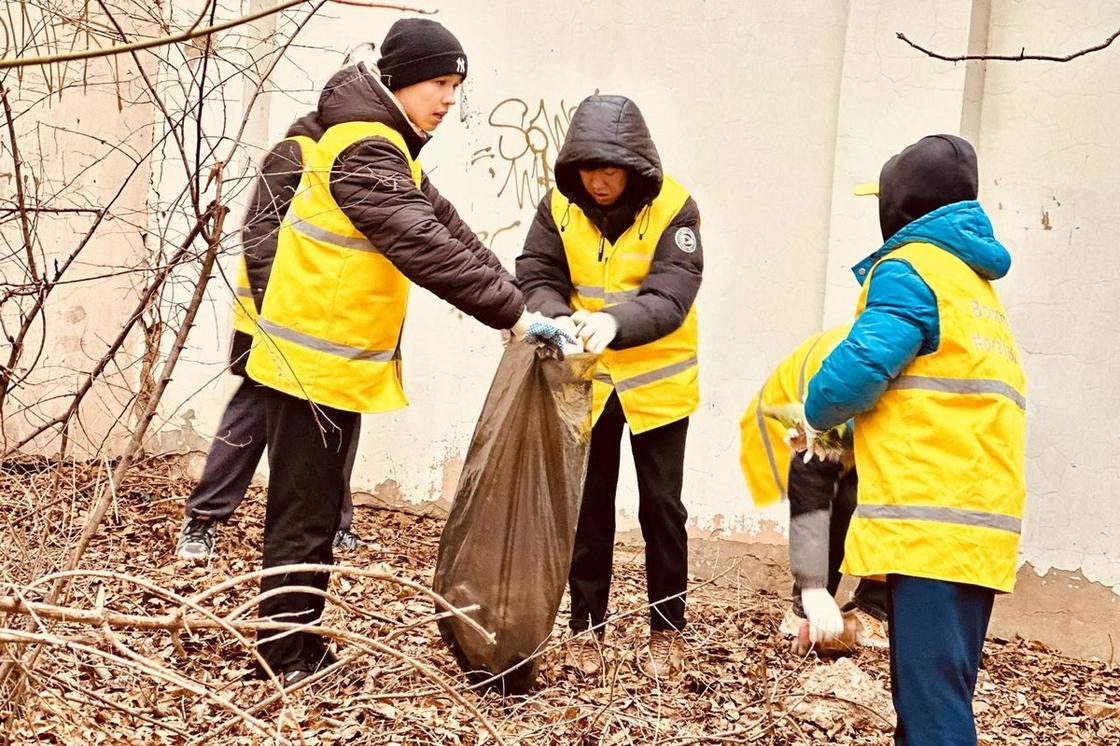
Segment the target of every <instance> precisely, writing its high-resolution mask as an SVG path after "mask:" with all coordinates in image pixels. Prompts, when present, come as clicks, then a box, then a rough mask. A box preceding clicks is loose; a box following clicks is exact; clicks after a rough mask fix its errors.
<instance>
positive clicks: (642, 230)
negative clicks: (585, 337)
mask: <svg viewBox="0 0 1120 746" xmlns="http://www.w3.org/2000/svg"><path fill="white" fill-rule="evenodd" d="M688 196H689V195H688V192H687V191H686V190H685V188H684V187H682V186H681V185H680V184H678V183H677V182H676V181H674V180H673V179H671V178H669V177H668V176H666V177H665V179H664V181H663V182H662V185H661V191H660V192H659V193H658V195H657V197H656V198H655V199H654V200H653V202H652V203H651V204H650V205H649V206H647V207H646V208H645V210H648V213H646V214H641V213H639V216H638V218H637V219H636V220H635V221H634V224H633V225H631V226H630V227H629V228H628V229H627V230H626V232H625V233H623V234H622V235H621V236H620V237H619V238H618V241H617V242H615V243H613V244H612V243H610V242H609V241H607V240H606V239H605V238H604V237H603V236H602V234H601V233H599V229H598V228H596V227H595V225H594V224H593V223H592V222H591V220H589V219H588V217H587V216H586V215H585V214H584V212H583V210H581V209H580V208H579V207H578V206H577V205H576V204H574V203H572V202H570V201H569V200H568V199H567V198H566V197H565V196H564V195H563V194H561V193H560V191H559V190H558V189H553V190H552V203H551V206H552V217H553V219H554V220H555V221H556V225H559V226H563V229H562V230H561V232H560V236H561V239H562V240H563V242H564V253H565V255H566V256H567V259H568V271H569V274H570V276H571V280H572V298H571V303H572V307H573V308H574V309H576V310H580V309H583V310H586V311H601V310H602V309H604V308H607V307H610V306H613V305H617V304H619V303H625V302H626V301H628V300H631V299H633V298H636V297H637V295H638V289H639V288H640V287H641V285H642V281H643V280H645V278H646V275H648V274H649V269H650V265H651V264H652V263H653V254H654V251H655V250H656V249H657V243H658V241H659V240H660V239H661V234H662V233H664V232H665V230H666V229H667V228H668V227H669V224H670V223H671V222H672V221H673V218H674V217H676V215H677V213H678V212H680V210H681V208H682V207H684V203H685V202H686V201H687V200H688ZM600 247H601V249H602V258H601V259H600ZM696 353H697V324H696V307H695V306H693V307H692V308H690V309H689V311H688V315H687V316H686V317H685V320H684V323H682V324H681V326H680V327H678V328H677V329H676V330H674V331H672V332H670V333H669V334H666V335H665V336H664V337H662V338H661V339H658V340H655V341H653V342H650V343H648V344H644V345H640V346H638V347H632V348H629V349H626V350H610V349H608V350H606V351H604V352H603V354H602V355H601V356H600V357H599V360H598V363H597V365H596V368H595V371H594V374H593V376H594V384H593V386H592V421H593V422H595V421H598V419H599V415H601V414H602V412H603V407H604V406H606V403H607V399H609V398H610V395H611V391H612V390H613V391H617V392H618V398H619V401H620V403H621V404H622V411H623V412H624V413H625V415H626V422H627V423H628V424H629V426H630V431H631V432H632V433H635V434H638V433H644V432H646V431H647V430H652V429H653V428H655V427H661V426H662V425H667V424H669V423H671V422H675V421H677V420H680V419H683V418H685V417H688V416H689V415H690V414H692V413H693V412H695V411H696V408H697V406H699V404H700V391H699V386H698V385H697V365H696Z"/></svg>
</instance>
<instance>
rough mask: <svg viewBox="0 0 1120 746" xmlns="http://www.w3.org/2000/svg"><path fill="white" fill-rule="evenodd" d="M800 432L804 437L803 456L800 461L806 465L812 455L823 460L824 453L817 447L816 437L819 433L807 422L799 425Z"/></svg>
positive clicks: (811, 458)
mask: <svg viewBox="0 0 1120 746" xmlns="http://www.w3.org/2000/svg"><path fill="white" fill-rule="evenodd" d="M801 430H802V433H803V434H804V437H805V455H804V456H803V457H802V459H801V460H802V461H803V462H805V463H806V464H807V463H809V462H810V461H812V460H813V456H814V455H816V456H819V457H820V458H821V460H824V452H823V451H821V449H820V446H818V445H817V435H819V434H820V433H819V432H818V431H817V430H815V429H814V428H813V426H812V425H810V424H809V421H808V420H805V421H804V422H802V423H801Z"/></svg>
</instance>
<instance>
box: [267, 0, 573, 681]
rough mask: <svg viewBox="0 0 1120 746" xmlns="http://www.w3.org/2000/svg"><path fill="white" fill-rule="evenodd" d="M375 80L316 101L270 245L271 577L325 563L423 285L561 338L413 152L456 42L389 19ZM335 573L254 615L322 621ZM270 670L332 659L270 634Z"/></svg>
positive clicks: (457, 66)
mask: <svg viewBox="0 0 1120 746" xmlns="http://www.w3.org/2000/svg"><path fill="white" fill-rule="evenodd" d="M382 49H383V57H382V59H381V66H382V69H381V71H380V75H374V74H373V73H371V72H370V71H369V70H368V69H367V68H366V67H365V65H362V64H358V65H352V66H349V67H346V68H344V69H342V70H340V71H339V72H337V73H335V74H334V75H333V76H332V77H331V79H330V81H329V82H328V83H327V85H326V87H325V88H324V89H323V92H322V94H321V95H320V97H319V105H318V116H319V120H320V121H321V122H322V124H323V127H324V128H325V131H324V132H323V134H322V136H321V137H320V139H319V141H318V143H317V145H316V146H315V147H314V149H313V152H312V154H311V156H310V158H309V159H308V160H307V161H306V162H305V164H304V170H303V175H302V179H301V181H300V185H299V189H298V191H297V192H296V194H295V196H294V197H293V198H292V202H291V206H290V207H289V209H288V214H287V217H286V218H285V220H284V223H283V225H282V226H281V228H280V233H279V237H278V239H277V250H276V258H275V261H274V263H273V266H272V274H271V276H270V278H269V284H268V290H267V292H266V293H265V297H264V304H263V307H262V308H261V314H260V319H259V322H258V323H259V327H260V329H261V330H262V333H261V334H260V335H259V339H260V344H258V345H256V346H255V347H254V349H253V351H252V352H251V353H250V355H249V362H248V365H247V372H248V375H249V376H250V377H251V378H252V379H253V380H255V381H257V382H258V383H260V384H263V385H264V386H265V387H267V388H266V389H265V392H266V394H265V400H266V410H267V411H266V415H267V431H268V432H267V440H268V449H269V454H268V455H269V483H268V507H267V510H266V514H265V536H264V558H263V563H262V564H263V567H264V568H265V569H268V568H273V567H278V566H283V565H293V564H299V563H317V564H324V565H329V564H331V563H332V562H333V555H332V552H331V540H332V537H333V536H334V533H335V530H336V529H337V527H338V524H339V508H340V505H341V502H342V495H343V492H344V490H345V488H346V480H345V478H344V473H345V472H344V462H345V460H346V454H347V452H348V449H349V445H350V442H351V440H352V439H353V438H354V437H355V434H356V432H357V429H358V426H359V421H360V418H361V414H362V413H364V412H369V413H381V412H389V411H392V410H394V409H399V408H401V407H404V406H406V405H407V404H408V401H407V400H406V398H405V394H404V387H403V383H402V379H401V368H402V365H401V348H400V336H401V329H402V327H403V325H404V321H405V311H406V307H407V303H408V293H409V287H410V284H411V283H416V284H417V285H420V286H422V287H424V288H426V289H427V290H429V291H431V292H432V293H434V294H435V295H436V296H438V297H440V298H442V299H443V300H445V301H447V302H448V303H451V304H452V305H453V306H455V307H456V308H458V309H459V310H460V311H462V312H464V313H466V314H468V315H470V316H473V317H474V318H476V319H478V320H479V321H481V322H482V323H484V324H486V325H487V326H491V327H493V328H495V329H509V330H510V331H512V332H513V335H514V336H515V337H516V338H518V339H521V340H524V341H526V342H529V343H532V344H553V345H555V346H559V345H560V344H561V338H562V336H563V335H562V334H561V332H560V330H559V329H558V328H557V327H556V325H555V324H553V323H552V322H551V321H550V320H549V319H546V318H545V317H543V316H541V315H540V314H536V313H529V312H528V311H527V310H526V308H525V300H524V298H523V297H522V294H521V291H520V290H518V288H517V286H516V284H515V282H514V279H513V277H512V276H511V275H510V274H509V273H508V272H507V271H506V270H505V269H504V268H503V267H502V265H501V263H500V262H499V261H498V258H497V257H496V256H494V254H492V253H491V252H490V251H489V250H488V249H487V248H486V247H485V246H484V245H483V244H482V242H481V241H479V239H478V237H477V236H476V235H475V234H474V232H472V231H471V229H470V228H468V227H467V225H466V224H465V223H464V222H463V221H462V220H461V219H460V218H459V215H458V213H457V212H456V211H455V208H454V207H452V205H451V203H450V202H448V201H447V200H446V199H444V198H443V197H442V196H441V195H440V193H439V192H438V191H436V189H435V187H434V186H432V184H431V182H430V181H428V178H427V176H426V175H425V174H424V172H423V170H422V169H421V167H420V164H419V162H418V161H417V158H418V156H419V154H420V149H421V148H422V147H423V146H424V143H426V142H427V141H428V139H429V138H430V136H431V135H430V133H431V132H432V131H433V130H435V129H436V128H437V127H438V126H439V124H440V122H442V121H443V119H444V117H445V116H446V115H447V113H448V111H449V110H450V109H451V107H452V106H453V105H454V104H455V97H456V91H457V90H458V88H459V85H460V84H461V83H462V82H463V79H464V78H465V77H466V73H467V57H466V55H465V54H464V53H463V48H462V45H460V44H459V42H458V40H457V39H456V38H455V37H454V36H452V35H451V33H450V32H448V31H447V30H446V29H444V28H443V27H442V26H440V25H439V24H438V23H435V22H434V21H428V20H421V19H405V20H401V21H398V22H397V23H395V24H393V27H392V28H391V29H390V31H389V34H388V35H387V37H386V39H385V44H384V45H383V47H382ZM327 580H328V573H326V572H308V571H299V572H287V573H283V574H275V575H270V576H268V577H266V578H264V579H263V580H262V582H261V591H262V593H266V594H267V593H268V592H269V591H271V590H273V589H284V590H283V591H282V592H277V593H272V594H271V595H268V596H267V597H266V598H265V599H264V600H263V601H261V604H260V616H261V617H270V618H272V619H275V620H277V621H280V622H288V623H296V624H315V623H316V622H317V620H318V619H319V617H320V616H321V614H322V612H323V604H324V597H323V595H322V594H319V593H308V592H302V591H300V590H297V589H294V588H293V589H291V590H287V589H288V588H291V587H292V586H302V587H308V586H310V587H312V588H315V589H317V590H319V591H325V590H326V588H327ZM259 647H260V652H261V655H262V657H263V658H264V660H265V661H266V662H267V663H268V666H269V668H271V669H272V670H273V671H274V672H276V673H278V674H280V675H281V676H282V677H283V679H284V681H285V683H287V684H291V683H293V682H295V681H298V680H300V679H302V678H305V677H306V676H308V675H309V674H310V673H311V672H313V671H315V670H316V669H318V668H319V667H321V666H322V664H323V662H324V661H325V660H328V659H329V656H328V655H327V653H326V651H325V649H324V646H323V642H322V639H321V638H320V637H319V636H318V635H316V634H314V633H310V632H304V631H291V630H290V629H289V630H288V631H286V633H272V632H269V633H263V632H262V633H261V639H260V645H259Z"/></svg>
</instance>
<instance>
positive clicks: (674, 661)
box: [642, 629, 685, 679]
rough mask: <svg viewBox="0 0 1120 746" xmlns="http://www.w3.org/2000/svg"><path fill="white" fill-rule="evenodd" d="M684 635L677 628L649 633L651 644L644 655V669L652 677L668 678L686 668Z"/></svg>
mask: <svg viewBox="0 0 1120 746" xmlns="http://www.w3.org/2000/svg"><path fill="white" fill-rule="evenodd" d="M684 655H685V644H684V635H682V634H681V633H680V632H678V631H676V630H675V629H664V630H661V629H659V630H654V631H653V632H650V633H649V645H648V646H647V647H646V649H645V651H644V655H643V656H642V671H643V672H644V673H645V675H646V676H649V677H650V678H651V679H667V678H669V677H671V676H675V675H676V674H678V673H680V671H681V669H682V668H684Z"/></svg>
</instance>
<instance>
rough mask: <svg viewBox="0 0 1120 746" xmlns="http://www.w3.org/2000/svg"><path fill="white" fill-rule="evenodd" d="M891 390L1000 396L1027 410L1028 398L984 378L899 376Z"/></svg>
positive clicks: (1008, 385)
mask: <svg viewBox="0 0 1120 746" xmlns="http://www.w3.org/2000/svg"><path fill="white" fill-rule="evenodd" d="M887 388H889V389H895V390H896V391H897V390H904V389H910V390H921V391H941V392H944V393H947V394H998V395H999V396H1006V397H1007V398H1008V399H1010V400H1011V401H1013V402H1015V406H1017V407H1018V408H1019V409H1026V408H1027V398H1026V397H1025V396H1023V395H1022V394H1020V393H1019V392H1018V391H1016V390H1015V389H1014V387H1012V386H1011V384H1008V383H1004V382H1003V381H995V380H992V379H983V378H936V377H933V376H899V377H898V378H896V379H894V380H893V381H891V382H890V384H889V385H888V386H887Z"/></svg>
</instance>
